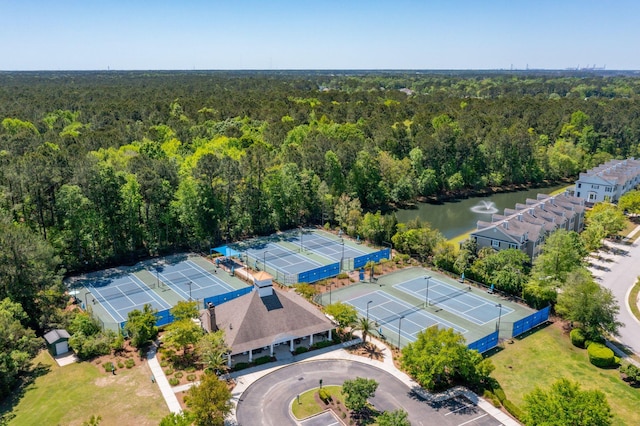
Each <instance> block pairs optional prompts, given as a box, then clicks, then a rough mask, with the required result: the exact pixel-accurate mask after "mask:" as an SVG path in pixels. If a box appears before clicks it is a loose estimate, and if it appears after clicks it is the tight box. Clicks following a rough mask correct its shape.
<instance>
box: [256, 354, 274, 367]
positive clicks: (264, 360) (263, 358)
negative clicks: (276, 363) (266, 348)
mask: <svg viewBox="0 0 640 426" xmlns="http://www.w3.org/2000/svg"><path fill="white" fill-rule="evenodd" d="M253 362H254V364H255V365H262V364H266V363H268V362H271V357H270V356H269V355H265V356H261V357H260V358H256V359H255V360H253Z"/></svg>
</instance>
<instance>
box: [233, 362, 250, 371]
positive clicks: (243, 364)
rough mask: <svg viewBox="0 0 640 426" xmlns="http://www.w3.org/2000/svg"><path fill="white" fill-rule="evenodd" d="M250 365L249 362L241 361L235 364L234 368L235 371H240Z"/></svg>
mask: <svg viewBox="0 0 640 426" xmlns="http://www.w3.org/2000/svg"><path fill="white" fill-rule="evenodd" d="M248 367H249V363H248V362H239V363H237V364H236V365H234V366H233V369H234V370H235V371H239V370H244V369H245V368H248Z"/></svg>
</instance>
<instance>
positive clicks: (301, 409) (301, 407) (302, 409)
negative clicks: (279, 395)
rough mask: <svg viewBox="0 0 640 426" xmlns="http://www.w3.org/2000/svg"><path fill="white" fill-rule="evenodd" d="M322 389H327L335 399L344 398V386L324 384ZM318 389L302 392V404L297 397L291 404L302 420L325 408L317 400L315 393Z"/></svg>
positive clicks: (296, 415)
mask: <svg viewBox="0 0 640 426" xmlns="http://www.w3.org/2000/svg"><path fill="white" fill-rule="evenodd" d="M322 389H326V390H327V392H329V394H330V395H331V397H332V398H334V399H336V398H337V399H341V398H343V395H342V386H324V387H323V388H322ZM318 390H319V389H318V388H316V389H311V390H308V391H306V392H305V393H301V394H300V404H298V401H297V400H296V399H294V400H293V403H292V404H291V411H292V412H293V415H294V416H295V417H296V419H298V420H301V419H304V418H307V417H309V416H312V415H314V414H318V413H320V412H321V411H324V410H325V407H322V406H320V405H319V404H318V403H317V402H316V399H315V394H316V393H317V392H318Z"/></svg>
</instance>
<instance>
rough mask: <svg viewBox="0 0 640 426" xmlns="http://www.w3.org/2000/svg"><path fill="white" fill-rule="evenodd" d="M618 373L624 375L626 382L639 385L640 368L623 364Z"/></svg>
mask: <svg viewBox="0 0 640 426" xmlns="http://www.w3.org/2000/svg"><path fill="white" fill-rule="evenodd" d="M620 373H622V374H624V375H625V376H627V377H626V381H628V382H633V383H640V368H638V367H636V366H635V365H633V364H625V365H623V366H621V367H620Z"/></svg>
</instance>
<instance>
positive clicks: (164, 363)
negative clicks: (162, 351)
mask: <svg viewBox="0 0 640 426" xmlns="http://www.w3.org/2000/svg"><path fill="white" fill-rule="evenodd" d="M168 365H169V363H168V362H167V361H166V360H164V359H163V360H162V361H160V367H162V368H164V367H167V366H168Z"/></svg>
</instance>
